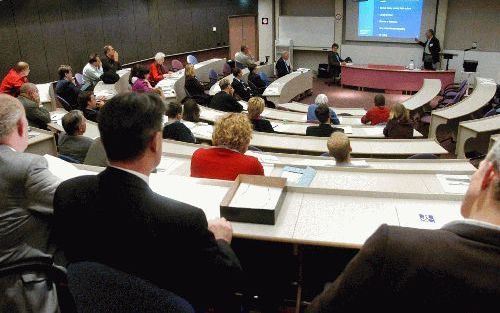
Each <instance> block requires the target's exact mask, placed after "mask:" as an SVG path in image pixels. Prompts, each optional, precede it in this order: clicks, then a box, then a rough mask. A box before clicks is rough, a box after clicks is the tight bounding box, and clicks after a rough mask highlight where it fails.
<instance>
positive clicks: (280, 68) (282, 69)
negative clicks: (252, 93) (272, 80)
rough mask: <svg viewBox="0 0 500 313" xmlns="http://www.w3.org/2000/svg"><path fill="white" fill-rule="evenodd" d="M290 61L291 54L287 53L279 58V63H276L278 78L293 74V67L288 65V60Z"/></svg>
mask: <svg viewBox="0 0 500 313" xmlns="http://www.w3.org/2000/svg"><path fill="white" fill-rule="evenodd" d="M289 59H290V53H288V51H285V52H283V53H282V54H281V58H279V60H278V62H276V73H277V74H278V77H283V76H285V75H288V74H290V73H291V72H292V66H291V65H289V64H288V60H289Z"/></svg>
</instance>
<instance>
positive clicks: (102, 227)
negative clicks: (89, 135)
mask: <svg viewBox="0 0 500 313" xmlns="http://www.w3.org/2000/svg"><path fill="white" fill-rule="evenodd" d="M164 112H165V106H164V104H163V101H162V100H161V99H160V97H159V96H158V95H155V94H137V93H131V94H123V95H118V96H115V97H114V98H113V99H111V100H110V101H109V102H107V103H106V105H105V106H104V107H103V108H102V109H101V112H100V116H99V131H100V134H101V139H102V142H103V145H104V148H105V150H106V154H107V156H108V158H109V162H110V166H109V167H108V168H106V169H105V170H104V171H103V172H101V173H100V174H99V175H96V176H82V177H78V178H74V179H70V180H68V181H65V182H64V183H62V184H61V185H60V187H59V188H58V189H57V191H56V195H55V198H54V211H55V225H54V226H55V229H54V230H55V233H54V235H55V239H56V241H57V243H58V244H59V245H60V247H61V248H62V249H63V251H64V252H65V254H66V257H67V258H68V260H69V262H70V263H73V262H79V261H94V262H99V263H103V264H105V265H108V266H111V267H113V268H115V269H118V270H121V271H124V272H126V273H129V274H133V275H135V276H138V277H140V278H143V279H146V280H148V281H150V282H152V283H153V284H155V285H156V286H158V287H160V288H163V289H166V290H169V291H172V292H174V293H176V294H177V295H179V296H181V297H184V298H185V299H187V300H188V301H189V302H191V304H194V305H195V306H199V307H203V306H204V305H205V304H209V305H211V304H212V303H214V302H217V301H218V299H221V298H222V299H224V300H226V299H227V298H228V297H229V295H232V294H233V292H234V291H235V286H236V285H237V284H238V282H239V278H240V275H241V266H240V263H239V261H238V258H237V257H236V255H235V254H234V252H233V251H232V249H231V247H230V243H231V239H232V228H231V224H230V223H229V222H227V221H225V220H224V219H217V220H215V221H211V222H208V223H207V219H206V216H205V213H204V212H203V211H202V210H200V209H198V208H195V207H193V206H191V205H188V204H185V203H181V202H178V201H175V200H172V199H169V198H166V197H163V196H161V195H159V194H157V193H155V192H153V191H152V190H151V188H150V187H149V175H150V173H151V171H152V170H153V169H155V168H156V166H158V164H159V163H160V159H161V154H162V142H163V139H162V116H163V114H164ZM167 185H168V186H169V187H168V188H174V187H173V186H175V182H170V183H167ZM167 185H166V186H167ZM202 311H203V310H200V312H202ZM233 312H234V311H233Z"/></svg>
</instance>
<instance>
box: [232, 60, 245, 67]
mask: <svg viewBox="0 0 500 313" xmlns="http://www.w3.org/2000/svg"><path fill="white" fill-rule="evenodd" d="M234 64H235V65H236V67H237V68H239V69H244V68H246V66H245V65H244V64H243V63H240V62H238V61H234Z"/></svg>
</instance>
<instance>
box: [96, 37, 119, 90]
mask: <svg viewBox="0 0 500 313" xmlns="http://www.w3.org/2000/svg"><path fill="white" fill-rule="evenodd" d="M101 62H102V70H103V72H104V74H103V76H102V81H103V82H104V83H106V84H114V83H116V82H117V81H118V80H119V79H120V76H118V74H117V73H116V72H117V71H119V70H121V69H122V66H121V64H120V61H119V57H118V51H116V50H115V49H114V48H113V47H112V46H110V45H108V46H105V47H104V57H103V58H102V59H101Z"/></svg>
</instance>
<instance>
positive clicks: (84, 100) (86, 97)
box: [76, 91, 93, 110]
mask: <svg viewBox="0 0 500 313" xmlns="http://www.w3.org/2000/svg"><path fill="white" fill-rule="evenodd" d="M92 95H93V92H92V91H80V93H79V94H78V98H76V103H77V104H78V107H79V108H80V110H84V109H85V108H86V107H87V105H88V103H89V101H90V98H92Z"/></svg>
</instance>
